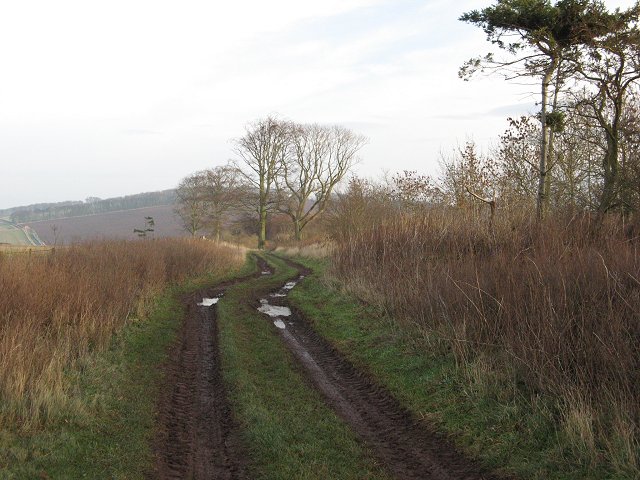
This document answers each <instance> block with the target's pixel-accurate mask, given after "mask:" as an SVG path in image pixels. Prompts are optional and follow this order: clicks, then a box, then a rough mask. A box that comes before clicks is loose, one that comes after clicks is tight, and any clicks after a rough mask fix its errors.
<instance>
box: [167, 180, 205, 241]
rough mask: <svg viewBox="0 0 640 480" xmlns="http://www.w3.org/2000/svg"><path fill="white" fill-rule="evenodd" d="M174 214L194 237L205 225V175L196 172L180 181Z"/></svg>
mask: <svg viewBox="0 0 640 480" xmlns="http://www.w3.org/2000/svg"><path fill="white" fill-rule="evenodd" d="M175 213H176V214H177V215H178V216H179V217H180V220H181V221H182V225H183V226H184V228H185V230H186V231H187V232H189V233H190V234H191V236H195V235H196V234H197V233H198V232H199V231H200V230H202V229H204V228H205V227H206V225H207V215H208V205H207V173H206V171H200V172H196V173H194V174H192V175H189V176H187V177H185V178H183V179H182V181H180V183H179V184H178V188H177V189H176V206H175Z"/></svg>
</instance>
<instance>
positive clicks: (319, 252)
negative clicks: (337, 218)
mask: <svg viewBox="0 0 640 480" xmlns="http://www.w3.org/2000/svg"><path fill="white" fill-rule="evenodd" d="M332 250H333V244H332V243H328V242H322V243H310V244H303V245H291V246H285V247H277V248H276V252H282V253H284V254H285V255H289V256H301V257H309V258H327V257H329V256H330V255H331V252H332Z"/></svg>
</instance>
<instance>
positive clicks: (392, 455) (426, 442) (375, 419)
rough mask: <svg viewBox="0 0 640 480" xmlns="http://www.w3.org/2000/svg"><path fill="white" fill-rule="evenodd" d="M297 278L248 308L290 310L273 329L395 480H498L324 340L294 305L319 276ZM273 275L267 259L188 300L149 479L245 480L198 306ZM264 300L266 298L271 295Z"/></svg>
mask: <svg viewBox="0 0 640 480" xmlns="http://www.w3.org/2000/svg"><path fill="white" fill-rule="evenodd" d="M283 260H285V261H287V263H289V264H290V265H291V266H292V267H294V268H296V269H297V270H298V272H299V276H298V277H296V278H292V279H291V281H290V282H288V283H287V284H286V285H283V287H282V288H280V289H279V290H278V291H274V292H271V294H268V295H267V296H266V297H262V296H258V295H259V294H260V292H259V291H257V290H256V291H255V292H254V295H255V297H253V298H247V299H246V301H247V303H248V304H250V305H252V306H255V307H256V308H260V307H264V306H265V304H266V305H272V306H280V307H288V308H289V309H290V310H291V312H290V315H284V316H282V317H274V316H273V315H272V316H271V317H269V316H267V315H265V321H270V322H271V323H272V324H273V328H274V331H277V332H278V333H279V335H280V337H281V339H282V341H283V342H284V344H285V345H286V346H287V347H288V349H289V350H290V351H291V353H292V354H293V356H294V358H295V359H296V360H297V361H298V362H299V366H300V368H301V369H302V370H303V372H304V373H305V375H306V377H307V378H308V380H309V381H310V383H311V384H312V385H313V386H314V387H315V388H317V389H318V390H319V391H320V392H321V394H322V395H323V396H324V398H325V400H326V402H327V404H328V405H329V406H331V407H332V408H333V409H334V410H335V411H336V413H337V414H338V415H339V416H340V417H341V418H342V419H343V420H344V421H345V422H346V423H347V424H348V425H350V426H351V428H352V429H353V430H354V431H355V432H356V433H357V434H358V436H359V437H360V438H361V439H362V440H363V442H365V443H366V444H367V445H368V446H369V447H370V448H371V450H372V452H373V454H374V455H375V456H376V457H377V459H378V460H379V461H380V462H381V463H382V464H383V465H385V466H386V468H387V470H388V471H389V473H390V474H391V475H392V476H393V477H394V478H397V479H401V480H404V479H424V480H454V479H455V480H481V479H483V480H490V479H491V480H493V479H497V478H499V477H496V476H494V475H492V474H491V473H490V472H487V471H486V470H484V469H483V468H481V467H480V466H479V465H477V464H476V463H475V462H473V461H472V460H470V459H468V458H467V457H465V456H464V455H463V454H461V453H460V452H458V451H457V450H456V449H455V448H454V446H453V445H452V443H451V442H450V441H449V440H448V439H447V438H446V437H444V436H442V435H441V434H439V433H437V432H436V431H435V430H434V429H433V428H432V427H431V426H430V425H429V424H428V423H427V422H425V421H423V420H420V419H416V418H415V417H414V416H412V414H411V413H410V412H409V411H407V410H406V409H405V408H403V407H402V406H401V405H400V403H399V402H398V401H397V400H396V399H395V398H394V397H393V396H392V395H391V394H390V393H389V392H388V391H387V390H385V389H384V388H383V387H381V386H380V385H378V384H377V383H376V382H375V381H373V380H372V379H371V378H369V377H368V376H367V375H366V374H365V373H363V372H361V371H359V370H358V369H357V368H356V367H354V366H353V364H351V363H350V362H349V361H348V360H347V359H346V358H345V357H344V356H343V355H342V354H341V353H340V352H338V351H337V350H336V349H335V348H334V347H333V346H332V345H331V344H330V343H329V342H328V341H326V340H325V339H324V338H322V337H321V336H320V335H318V334H317V333H316V332H315V331H314V329H313V328H312V326H311V324H310V322H308V321H307V320H306V319H305V317H304V315H303V314H302V312H300V311H297V310H296V309H295V308H292V307H291V305H290V304H289V302H288V299H287V295H288V293H289V291H290V290H291V289H292V288H295V284H296V283H298V282H300V281H302V280H303V279H304V277H305V276H306V275H308V274H310V273H311V272H310V271H309V270H308V269H306V268H304V267H303V266H301V265H298V264H296V263H294V262H291V261H289V260H286V259H283ZM267 272H271V269H270V267H268V266H267V264H266V262H265V261H264V260H262V259H261V258H260V259H258V271H257V272H256V273H255V274H254V275H251V276H248V277H244V278H241V279H237V280H235V281H231V282H227V283H224V284H221V285H218V286H217V287H214V288H210V289H206V290H203V291H200V292H197V293H195V294H191V295H187V296H185V298H183V302H184V304H185V308H186V317H185V319H184V322H183V324H182V326H181V327H180V330H179V333H178V338H177V341H176V342H175V344H174V345H173V346H172V348H171V351H170V356H169V360H168V362H167V365H166V374H165V379H164V385H163V389H162V391H163V394H162V397H161V399H160V402H159V405H158V419H157V421H158V433H157V435H156V438H155V441H154V453H155V465H154V469H153V471H152V472H149V474H148V475H147V477H148V478H158V479H177V478H190V479H246V478H248V476H247V475H248V474H247V471H248V457H247V455H248V452H247V450H246V448H245V447H244V445H243V444H242V442H241V440H240V429H239V426H238V424H237V423H236V421H235V420H234V416H233V412H232V410H231V407H230V404H229V402H228V399H227V393H226V389H225V386H224V382H223V379H222V370H221V366H220V353H219V348H218V325H217V321H216V307H215V306H212V307H203V306H198V305H197V303H198V302H200V301H201V300H202V298H215V297H219V296H221V295H223V293H224V290H225V289H226V288H228V287H229V286H231V285H233V284H237V283H240V282H243V281H246V280H248V279H249V278H257V277H260V276H261V275H264V274H266V273H267ZM263 292H264V290H263ZM285 311H286V310H285Z"/></svg>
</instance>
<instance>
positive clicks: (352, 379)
mask: <svg viewBox="0 0 640 480" xmlns="http://www.w3.org/2000/svg"><path fill="white" fill-rule="evenodd" d="M289 263H290V264H291V265H292V266H297V267H298V268H299V269H301V267H300V266H298V265H296V264H294V263H292V262H289ZM301 273H302V274H306V273H308V272H307V271H304V269H301ZM303 278H304V276H302V277H299V278H298V279H297V280H295V281H294V282H298V281H302V279H303ZM292 283H293V282H292ZM292 283H290V284H289V285H288V287H284V288H282V289H280V290H279V291H278V292H273V293H272V294H271V295H270V296H269V297H268V299H262V300H260V304H259V305H260V307H261V308H262V309H263V310H264V308H265V307H264V306H265V300H266V301H267V302H268V303H267V304H268V305H273V306H280V307H287V308H289V309H290V310H291V315H285V316H276V315H274V316H273V317H272V320H273V321H274V325H276V328H278V330H279V331H280V334H281V338H282V340H283V341H284V343H285V344H286V346H287V347H288V348H289V350H290V351H291V352H292V353H293V355H294V356H295V357H296V359H297V360H298V361H299V362H300V365H301V366H302V367H303V369H304V370H305V373H306V375H307V377H308V378H309V379H310V380H311V382H312V383H313V385H314V386H315V387H316V388H317V389H318V390H319V391H320V392H321V393H322V394H323V395H324V397H325V398H326V400H327V403H328V404H329V405H331V407H333V409H334V410H335V411H336V412H337V413H338V415H340V417H342V418H343V419H344V420H345V421H346V422H347V423H348V424H349V425H350V426H351V427H352V428H353V429H354V431H355V432H356V433H357V434H358V435H359V436H360V437H361V438H362V439H363V440H364V441H365V442H366V443H368V444H369V445H370V446H371V447H372V448H373V450H374V452H375V454H376V455H377V457H378V458H379V460H380V461H381V462H382V463H383V464H384V465H386V466H387V468H388V470H389V471H390V472H391V473H392V474H393V476H394V477H395V478H398V479H430V480H454V479H455V480H478V479H493V478H496V477H493V476H492V475H491V474H489V473H487V472H485V471H483V469H481V468H479V467H478V465H476V464H474V462H472V461H470V460H468V459H467V458H465V457H464V456H463V455H461V454H460V453H458V452H457V451H456V449H455V448H454V447H453V446H452V445H451V443H450V442H449V441H447V440H446V439H445V438H443V437H442V436H441V435H439V434H437V433H436V432H435V431H434V430H433V429H431V428H430V427H429V426H428V425H427V424H426V423H425V422H421V421H417V420H416V419H414V418H413V417H412V416H411V414H410V413H409V412H408V411H407V410H405V409H404V408H403V407H402V406H401V405H400V404H399V403H398V401H397V400H395V398H393V397H392V396H391V395H390V394H389V393H388V392H387V391H386V390H385V389H384V388H382V387H380V386H379V385H376V384H375V383H374V382H373V381H371V380H370V379H369V378H367V377H366V376H365V375H363V374H362V373H361V372H359V371H358V370H357V369H356V368H355V367H354V366H353V365H352V364H351V363H350V362H349V361H348V360H346V359H345V358H344V357H343V356H342V355H341V354H340V353H339V352H338V351H336V350H335V349H334V348H333V347H332V346H331V344H329V343H328V342H327V341H326V340H324V339H323V338H321V337H320V336H319V335H318V334H317V333H316V332H315V331H314V330H313V328H312V327H311V326H310V324H309V322H307V321H306V320H305V319H304V317H303V315H302V314H301V312H297V311H295V309H291V307H290V305H289V303H288V301H287V297H286V295H287V294H288V292H289V291H290V290H291V288H294V287H293V286H292ZM285 311H286V310H285Z"/></svg>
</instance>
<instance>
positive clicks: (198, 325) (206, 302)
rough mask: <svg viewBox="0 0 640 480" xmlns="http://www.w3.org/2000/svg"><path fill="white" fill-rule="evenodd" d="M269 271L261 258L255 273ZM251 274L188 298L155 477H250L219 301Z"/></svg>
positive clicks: (170, 372)
mask: <svg viewBox="0 0 640 480" xmlns="http://www.w3.org/2000/svg"><path fill="white" fill-rule="evenodd" d="M265 272H268V273H271V272H270V270H269V268H268V266H267V265H266V263H265V262H264V261H259V271H258V273H257V274H255V275H253V276H251V277H253V278H255V277H258V276H260V275H263V274H267V273H265ZM248 278H250V277H246V278H243V279H238V280H236V281H234V282H228V283H226V284H221V285H219V286H218V287H216V288H211V289H208V290H205V291H201V292H197V293H196V294H192V295H188V296H186V297H185V298H183V302H184V303H185V305H186V317H185V319H184V322H183V324H182V326H181V328H180V331H179V333H178V340H177V342H176V343H175V345H173V347H172V349H171V351H170V355H169V361H168V364H167V365H166V377H165V384H164V388H163V395H162V397H161V399H160V403H159V405H158V419H157V422H158V425H159V429H158V433H157V435H156V439H155V441H154V450H155V452H154V453H155V465H154V470H153V471H152V472H149V474H148V475H147V476H148V477H149V478H158V479H178V478H180V479H183V478H189V479H244V478H247V476H246V458H247V454H246V452H245V449H244V447H243V445H242V444H241V442H240V437H239V428H238V425H237V424H236V422H235V420H234V418H233V415H232V412H231V408H230V405H229V402H228V400H227V395H226V389H225V386H224V383H223V381H222V370H221V366H220V354H219V349H218V324H217V318H216V307H215V304H216V303H217V299H218V298H220V297H221V296H222V295H223V294H224V291H225V289H226V288H228V287H229V286H230V285H232V284H235V283H239V282H241V281H246V280H247V279H248Z"/></svg>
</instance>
